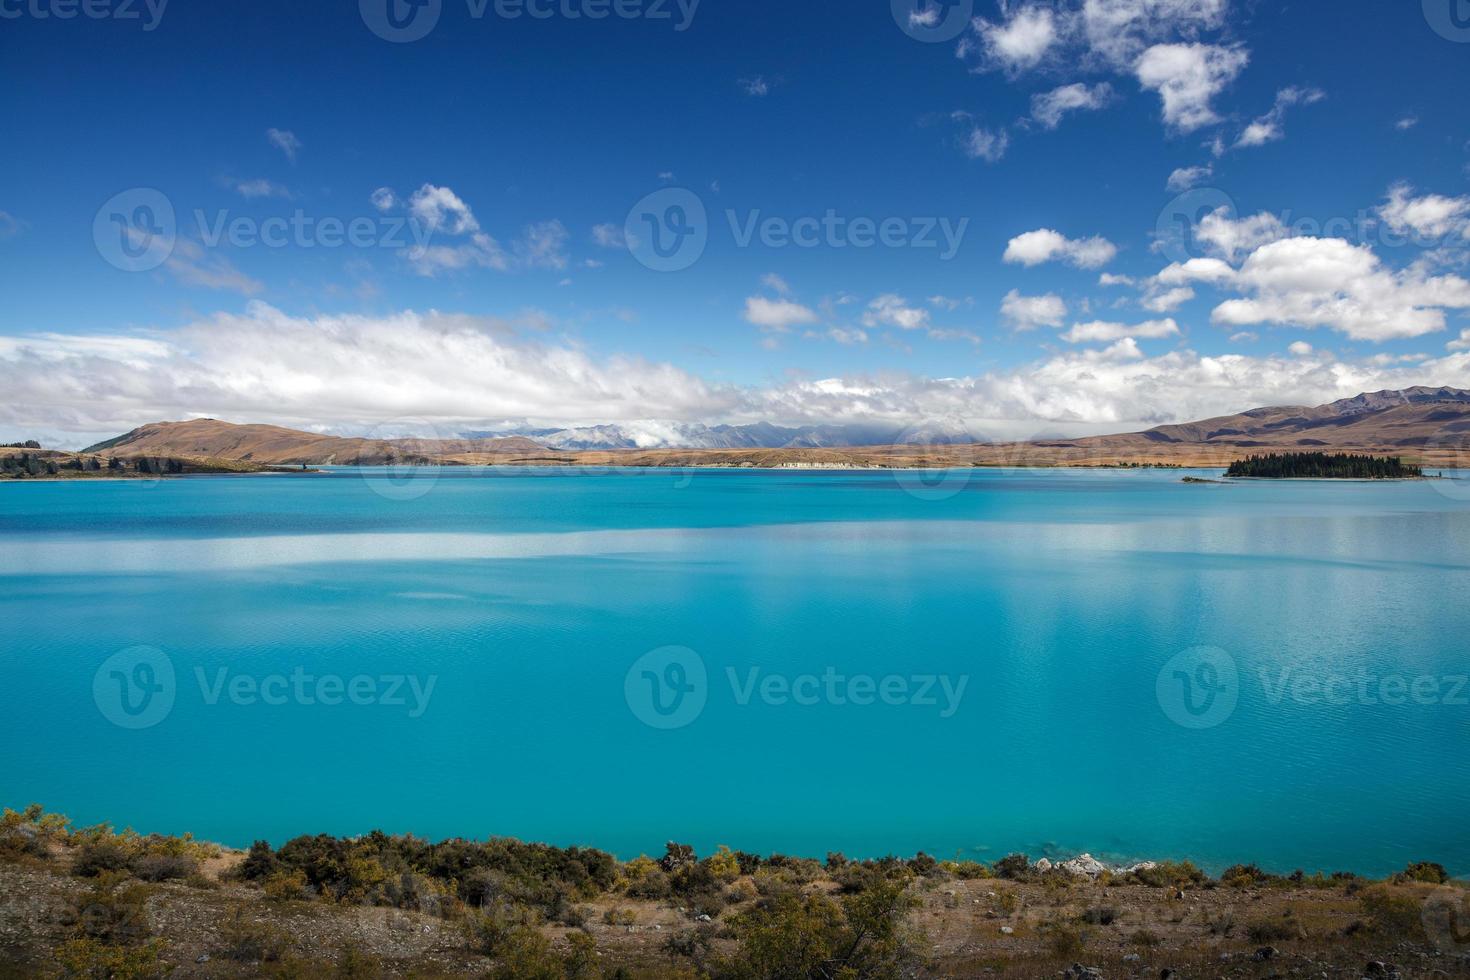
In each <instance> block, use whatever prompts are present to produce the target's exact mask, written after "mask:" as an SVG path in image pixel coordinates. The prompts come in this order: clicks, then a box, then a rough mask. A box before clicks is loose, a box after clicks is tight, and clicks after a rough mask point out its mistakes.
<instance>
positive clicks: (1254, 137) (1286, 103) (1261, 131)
mask: <svg viewBox="0 0 1470 980" xmlns="http://www.w3.org/2000/svg"><path fill="white" fill-rule="evenodd" d="M1326 97H1327V96H1326V95H1325V94H1324V93H1323V92H1322V90H1321V89H1315V88H1301V87H1298V86H1292V87H1290V88H1284V89H1282V90H1281V91H1279V92H1277V93H1276V104H1275V105H1274V106H1272V108H1271V111H1270V112H1268V113H1266V114H1265V115H1264V116H1261V117H1260V118H1258V119H1256V120H1255V121H1254V122H1252V123H1251V124H1250V125H1249V126H1247V127H1246V128H1245V131H1244V132H1242V133H1241V134H1240V137H1239V138H1238V139H1237V140H1236V141H1235V147H1236V149H1240V148H1242V147H1249V146H1261V145H1262V144H1265V143H1270V142H1273V141H1275V140H1279V139H1281V138H1282V137H1283V136H1285V135H1286V132H1285V130H1284V128H1283V123H1284V122H1285V120H1286V110H1287V109H1289V108H1291V107H1292V106H1295V105H1311V104H1312V103H1314V102H1320V101H1322V100H1323V99H1325V98H1326Z"/></svg>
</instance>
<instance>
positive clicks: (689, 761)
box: [0, 469, 1470, 874]
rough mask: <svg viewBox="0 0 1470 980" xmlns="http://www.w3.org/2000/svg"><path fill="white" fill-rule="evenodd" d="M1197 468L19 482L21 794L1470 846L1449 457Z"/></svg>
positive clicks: (602, 843)
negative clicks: (1367, 471)
mask: <svg viewBox="0 0 1470 980" xmlns="http://www.w3.org/2000/svg"><path fill="white" fill-rule="evenodd" d="M1182 475H1183V474H1182V473H1181V472H1179V471H1081V470H1075V471H1067V470H997V471H989V470H974V471H970V470H966V471H949V472H942V473H928V474H922V475H920V474H913V473H910V474H906V475H896V474H894V473H889V472H824V471H814V472H808V471H759V472H757V471H719V470H697V471H668V470H657V471H644V470H636V471H603V472H594V473H568V472H565V471H559V470H484V471H481V470H474V471H471V470H453V469H446V470H442V471H435V470H424V471H419V472H415V473H412V474H410V475H409V476H408V477H407V478H404V476H403V474H390V473H388V472H386V471H368V472H358V471H353V470H345V471H343V470H338V471H332V472H329V473H326V474H322V475H302V476H290V477H260V476H252V477H218V478H193V479H179V480H171V481H163V482H141V481H140V482H73V483H11V484H5V485H0V543H3V547H0V629H3V633H0V636H3V639H0V657H3V667H4V671H5V678H6V683H4V684H3V685H0V733H3V736H4V740H5V744H6V746H7V751H6V753H5V754H4V758H3V760H0V802H3V803H5V804H6V805H9V806H19V805H21V804H25V803H27V802H30V801H33V800H34V801H38V802H41V803H43V804H45V805H46V806H47V808H49V809H53V810H58V811H61V812H64V813H67V814H68V815H70V816H71V817H73V818H74V819H75V820H76V821H78V822H81V823H94V822H98V821H102V820H109V821H112V822H114V823H115V824H117V825H119V826H124V825H127V826H132V827H134V828H137V829H139V830H143V831H159V832H169V833H177V832H183V831H192V832H194V833H195V834H196V835H197V836H199V837H202V838H206V839H211V840H218V841H222V842H225V843H229V844H234V845H248V844H249V843H250V842H251V841H252V840H253V839H256V838H266V839H269V840H271V841H272V842H274V843H276V844H280V843H281V842H283V841H284V840H285V839H287V838H289V837H291V836H294V835H297V834H302V833H316V832H328V833H334V834H356V833H361V832H365V831H368V830H371V829H373V828H381V829H383V830H386V831H390V832H412V833H415V834H418V835H421V836H425V837H433V838H439V837H448V836H470V837H485V836H491V835H496V836H514V837H519V838H523V839H530V840H544V841H549V842H553V843H557V844H574V843H575V844H587V845H592V846H597V847H602V848H605V849H607V850H610V851H613V852H614V853H616V854H618V855H620V856H622V857H631V856H634V855H636V854H638V853H640V852H648V853H660V852H661V851H662V849H663V844H664V842H665V841H667V840H671V839H673V840H679V841H684V842H688V843H692V844H694V845H695V846H696V848H697V849H698V850H700V851H701V852H704V851H707V850H709V849H712V848H713V847H714V845H715V844H717V843H725V844H729V845H731V846H732V847H736V848H741V849H745V850H752V851H762V852H771V851H779V852H783V853H793V854H803V855H812V856H817V857H821V856H823V855H824V854H825V853H826V852H827V851H839V850H840V851H843V852H845V853H847V854H848V855H849V856H878V855H882V854H886V853H898V854H905V855H907V854H912V853H914V852H916V851H919V850H924V851H927V852H929V853H931V854H935V855H938V856H941V857H951V856H962V857H970V858H977V859H980V860H995V859H997V858H999V857H1002V856H1004V855H1005V854H1006V853H1009V852H1011V851H1025V852H1027V853H1029V854H1030V855H1031V856H1032V857H1033V858H1035V857H1040V856H1042V855H1070V854H1073V853H1076V852H1079V851H1084V850H1085V851H1091V852H1092V853H1093V854H1096V855H1098V856H1101V857H1104V858H1109V859H1114V860H1126V859H1133V858H1169V857H1172V858H1191V859H1193V860H1195V861H1197V862H1198V863H1200V864H1202V865H1204V866H1206V867H1209V868H1211V869H1214V870H1218V869H1219V868H1220V867H1221V866H1223V865H1226V864H1231V863H1235V862H1237V861H1240V862H1245V861H1256V862H1258V863H1260V864H1262V865H1263V866H1266V867H1268V868H1270V869H1272V870H1276V871H1290V870H1292V869H1294V868H1304V869H1306V870H1307V871H1308V872H1311V871H1314V870H1318V869H1321V870H1326V871H1331V870H1338V869H1344V870H1354V871H1359V872H1363V873H1372V874H1380V873H1384V872H1388V871H1393V870H1397V869H1399V868H1402V867H1403V865H1404V864H1405V863H1407V862H1408V861H1411V860H1436V861H1440V862H1443V863H1444V864H1445V865H1446V866H1447V867H1449V869H1450V870H1451V871H1452V872H1453V873H1457V874H1464V873H1467V872H1470V821H1467V814H1470V687H1467V685H1466V675H1467V674H1470V480H1467V479H1466V478H1467V477H1470V474H1458V476H1459V477H1460V478H1457V479H1453V480H1446V481H1443V482H1442V483H1434V482H1432V481H1426V482H1410V483H1382V484H1369V483H1335V482H1288V483H1266V482H1245V483H1238V484H1232V485H1186V484H1183V483H1181V482H1180V477H1181V476H1182ZM1197 475H1201V476H1211V475H1215V474H1213V473H1205V472H1199V473H1198V474H1197Z"/></svg>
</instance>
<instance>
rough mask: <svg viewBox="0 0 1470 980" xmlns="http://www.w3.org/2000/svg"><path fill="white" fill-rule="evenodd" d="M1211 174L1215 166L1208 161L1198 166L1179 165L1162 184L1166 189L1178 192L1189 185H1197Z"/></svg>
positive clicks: (1213, 172)
mask: <svg viewBox="0 0 1470 980" xmlns="http://www.w3.org/2000/svg"><path fill="white" fill-rule="evenodd" d="M1213 176H1215V168H1214V167H1212V166H1211V165H1210V164H1208V163H1206V164H1204V165H1202V166H1198V167H1179V168H1178V169H1176V170H1174V171H1173V172H1172V173H1170V174H1169V179H1168V181H1167V182H1166V183H1165V185H1164V186H1165V188H1166V189H1167V190H1171V191H1174V192H1176V193H1178V192H1182V191H1187V190H1189V189H1190V188H1191V187H1198V186H1199V185H1200V184H1203V183H1204V182H1205V181H1207V180H1209V179H1210V178H1211V177H1213Z"/></svg>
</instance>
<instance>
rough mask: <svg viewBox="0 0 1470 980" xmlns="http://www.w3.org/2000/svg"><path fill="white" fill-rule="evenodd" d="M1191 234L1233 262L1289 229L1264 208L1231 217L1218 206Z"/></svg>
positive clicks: (1282, 236)
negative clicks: (1243, 215) (1247, 214)
mask: <svg viewBox="0 0 1470 980" xmlns="http://www.w3.org/2000/svg"><path fill="white" fill-rule="evenodd" d="M1194 234H1195V237H1196V238H1197V239H1198V240H1199V242H1200V243H1201V244H1202V245H1204V246H1205V248H1207V249H1208V250H1210V251H1211V252H1213V253H1215V254H1216V255H1220V256H1223V257H1224V258H1226V259H1228V260H1230V261H1231V262H1234V261H1235V260H1236V258H1237V257H1239V256H1241V255H1243V254H1245V253H1247V252H1251V251H1254V250H1255V249H1257V248H1259V247H1260V246H1262V245H1265V244H1267V243H1269V242H1274V241H1277V240H1279V239H1282V238H1285V237H1286V236H1287V235H1288V234H1289V232H1288V231H1287V228H1286V225H1284V224H1282V222H1281V219H1280V218H1278V217H1276V215H1274V214H1269V213H1267V212H1265V211H1263V212H1261V213H1260V214H1256V215H1252V216H1250V217H1246V218H1233V217H1231V216H1230V213H1229V211H1228V210H1227V209H1226V208H1224V207H1221V208H1217V209H1216V210H1215V211H1213V212H1211V213H1210V214H1207V215H1205V216H1204V218H1202V219H1201V220H1200V223H1199V225H1198V226H1197V227H1196V228H1195V230H1194ZM1216 268H1218V267H1216Z"/></svg>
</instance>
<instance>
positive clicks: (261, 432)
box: [84, 419, 547, 466]
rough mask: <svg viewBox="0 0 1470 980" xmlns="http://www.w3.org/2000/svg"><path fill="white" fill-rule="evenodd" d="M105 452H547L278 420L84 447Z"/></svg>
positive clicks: (156, 427)
mask: <svg viewBox="0 0 1470 980" xmlns="http://www.w3.org/2000/svg"><path fill="white" fill-rule="evenodd" d="M84 451H85V452H89V453H101V454H104V455H107V456H123V457H128V456H156V455H170V456H185V457H209V458H213V459H240V460H246V461H249V462H252V463H275V464H289V465H297V464H302V463H304V464H306V465H308V466H313V465H330V464H334V463H335V464H338V465H343V466H379V465H382V464H385V463H389V462H398V463H427V462H433V461H439V462H456V461H459V460H460V458H461V457H467V456H474V457H478V456H500V455H504V454H508V453H514V454H525V453H546V452H547V450H545V449H544V448H543V447H542V446H540V445H539V444H537V443H535V442H532V441H531V440H530V439H524V438H521V437H518V436H517V437H512V438H507V439H353V438H342V437H340V436H328V435H321V434H318V433H313V432H299V431H297V430H296V429H286V428H282V427H281V426H278V425H235V424H233V423H230V422H221V421H219V420H218V419H194V420H192V421H189V422H154V423H152V424H150V425H145V426H142V427H141V428H137V429H134V430H133V431H131V432H129V433H127V434H126V435H122V436H119V437H117V438H116V439H109V440H108V441H106V442H100V443H98V444H97V445H95V446H89V447H88V448H87V449H86V450H84Z"/></svg>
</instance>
